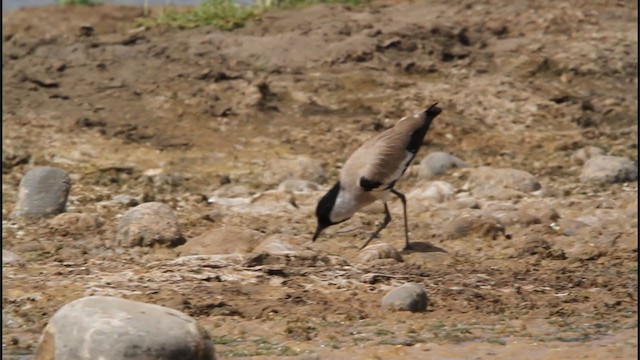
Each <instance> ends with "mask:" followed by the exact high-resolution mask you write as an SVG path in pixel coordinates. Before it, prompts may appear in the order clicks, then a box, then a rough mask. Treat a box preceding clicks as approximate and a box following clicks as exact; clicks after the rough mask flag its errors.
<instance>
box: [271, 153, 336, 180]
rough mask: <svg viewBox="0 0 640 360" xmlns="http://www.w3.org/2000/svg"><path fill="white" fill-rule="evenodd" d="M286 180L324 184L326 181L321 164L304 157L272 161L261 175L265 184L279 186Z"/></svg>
mask: <svg viewBox="0 0 640 360" xmlns="http://www.w3.org/2000/svg"><path fill="white" fill-rule="evenodd" d="M287 179H300V180H307V181H312V182H315V183H318V184H324V183H325V182H326V181H327V176H326V175H325V172H324V169H323V168H322V163H321V162H320V161H318V160H315V159H312V158H310V157H308V156H304V155H296V156H288V157H285V158H283V159H278V160H275V161H273V162H272V163H271V164H270V165H269V168H268V169H266V170H265V171H264V173H263V175H262V181H263V182H264V183H267V184H279V183H281V182H283V181H285V180H287Z"/></svg>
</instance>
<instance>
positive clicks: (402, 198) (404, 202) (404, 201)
mask: <svg viewBox="0 0 640 360" xmlns="http://www.w3.org/2000/svg"><path fill="white" fill-rule="evenodd" d="M391 193H392V194H393V195H395V196H397V197H399V198H400V201H402V212H403V213H404V239H405V244H404V249H405V250H409V249H411V245H410V244H409V222H408V221H407V198H406V197H405V196H404V194H403V193H401V192H399V191H398V190H396V189H393V188H392V189H391Z"/></svg>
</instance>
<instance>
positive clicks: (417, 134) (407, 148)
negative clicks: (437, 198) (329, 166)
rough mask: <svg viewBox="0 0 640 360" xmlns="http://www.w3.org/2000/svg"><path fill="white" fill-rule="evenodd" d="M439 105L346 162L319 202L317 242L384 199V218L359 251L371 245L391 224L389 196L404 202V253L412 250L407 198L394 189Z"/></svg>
mask: <svg viewBox="0 0 640 360" xmlns="http://www.w3.org/2000/svg"><path fill="white" fill-rule="evenodd" d="M437 105H438V103H437V102H436V103H434V104H433V105H431V106H430V107H428V108H427V109H426V110H424V111H421V112H418V113H416V114H414V115H412V116H405V117H404V118H402V119H400V120H399V121H398V122H397V123H396V124H395V125H394V126H393V127H392V128H390V129H387V130H385V131H384V132H382V133H380V134H378V135H376V136H374V137H373V138H371V139H369V140H367V141H365V142H364V143H363V144H362V145H361V146H360V147H359V148H358V149H356V150H355V151H354V152H353V153H352V154H351V156H349V158H348V159H347V161H346V162H345V163H344V166H343V167H342V169H341V171H340V176H339V179H338V181H337V182H336V183H335V185H333V187H331V189H330V190H329V191H327V192H326V193H325V194H324V195H323V196H322V198H320V200H319V201H318V204H317V206H316V211H315V215H316V219H317V228H316V231H315V233H314V234H313V238H312V239H311V241H312V242H315V241H316V239H317V238H318V236H320V234H321V233H322V231H323V230H324V229H326V228H327V227H329V226H332V225H336V224H340V223H342V222H344V221H347V220H349V219H350V218H351V217H352V216H353V215H354V214H355V213H356V212H358V211H359V210H360V209H362V208H363V207H365V206H367V205H369V204H371V203H373V202H375V201H377V200H381V201H382V203H383V204H384V211H385V216H384V219H383V221H382V223H381V224H380V225H379V226H378V227H377V229H376V230H375V231H374V232H373V233H372V234H371V236H370V237H369V239H368V240H367V242H366V243H365V244H364V245H362V247H360V250H362V249H364V248H365V247H367V245H369V243H370V242H371V240H373V239H374V238H375V237H376V236H378V234H379V233H380V231H382V230H383V229H384V228H385V227H386V226H387V225H388V224H389V222H391V213H390V212H389V207H388V206H387V200H388V198H389V194H393V195H395V196H396V197H398V198H399V199H400V201H401V202H402V210H403V215H404V231H405V246H404V249H405V250H409V249H411V244H410V242H409V226H408V221H407V199H406V197H405V195H404V194H403V193H401V192H399V191H398V190H396V189H395V188H394V187H395V185H396V182H397V181H398V180H400V178H401V177H402V175H404V173H405V171H407V168H408V167H409V165H410V164H411V162H412V161H413V160H414V159H415V157H416V155H417V153H418V150H419V149H420V145H422V141H423V139H424V138H425V136H426V134H427V132H428V131H429V128H430V127H431V123H432V122H433V119H435V118H436V117H437V116H438V115H439V114H440V113H441V112H442V109H441V108H439V107H438V106H437Z"/></svg>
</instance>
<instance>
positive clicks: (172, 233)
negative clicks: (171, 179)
mask: <svg viewBox="0 0 640 360" xmlns="http://www.w3.org/2000/svg"><path fill="white" fill-rule="evenodd" d="M116 238H117V242H118V244H120V245H121V246H126V247H134V246H156V245H160V246H169V247H174V246H178V245H182V244H184V242H185V239H184V237H183V236H182V233H181V232H180V228H179V227H178V220H177V219H176V215H175V213H174V211H173V209H172V208H171V206H169V205H167V204H164V203H160V202H148V203H144V204H141V205H138V206H136V207H134V208H131V209H129V210H128V211H127V212H126V213H125V214H124V216H122V218H121V219H120V222H119V223H118V233H117V236H116Z"/></svg>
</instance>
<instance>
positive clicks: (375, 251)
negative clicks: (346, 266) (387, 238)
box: [357, 243, 402, 263]
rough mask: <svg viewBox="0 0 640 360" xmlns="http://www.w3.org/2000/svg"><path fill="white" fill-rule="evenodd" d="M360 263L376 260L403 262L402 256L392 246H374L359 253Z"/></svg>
mask: <svg viewBox="0 0 640 360" xmlns="http://www.w3.org/2000/svg"><path fill="white" fill-rule="evenodd" d="M357 259H358V261H359V262H361V263H368V262H371V261H374V260H381V259H393V260H396V261H398V262H402V255H400V253H399V252H398V250H396V248H395V247H393V246H392V245H391V244H386V243H382V244H374V245H370V246H367V247H366V248H364V249H362V250H361V251H360V252H359V253H358V257H357Z"/></svg>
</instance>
